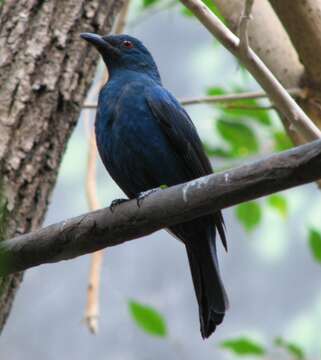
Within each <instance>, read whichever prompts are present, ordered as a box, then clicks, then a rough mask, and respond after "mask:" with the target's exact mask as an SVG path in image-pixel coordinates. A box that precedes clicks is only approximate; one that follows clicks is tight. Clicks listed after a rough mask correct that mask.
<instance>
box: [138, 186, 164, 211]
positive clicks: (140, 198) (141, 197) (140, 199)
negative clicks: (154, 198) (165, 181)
mask: <svg viewBox="0 0 321 360" xmlns="http://www.w3.org/2000/svg"><path fill="white" fill-rule="evenodd" d="M166 188H167V185H161V186H160V187H158V188H154V189H150V190H146V191H142V192H140V193H139V194H138V195H137V198H136V200H137V206H138V207H141V204H142V203H143V200H144V199H146V198H147V197H148V196H149V195H151V194H153V193H154V192H156V191H159V190H163V189H166Z"/></svg>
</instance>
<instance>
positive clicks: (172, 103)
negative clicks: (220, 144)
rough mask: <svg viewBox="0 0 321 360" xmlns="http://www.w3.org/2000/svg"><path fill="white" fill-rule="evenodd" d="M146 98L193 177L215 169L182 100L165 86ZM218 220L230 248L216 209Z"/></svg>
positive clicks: (224, 243)
mask: <svg viewBox="0 0 321 360" xmlns="http://www.w3.org/2000/svg"><path fill="white" fill-rule="evenodd" d="M145 96H146V101H147V104H148V106H149V107H150V109H151V111H152V113H153V115H154V117H155V119H156V120H157V121H158V123H159V125H160V127H161V129H162V130H163V132H164V133H165V134H166V136H167V138H168V141H169V143H170V144H171V146H172V147H173V149H174V150H175V151H176V153H177V154H178V156H179V157H180V158H181V159H182V160H183V162H184V164H185V166H186V169H188V173H189V175H190V179H186V180H191V179H195V178H198V177H200V176H204V175H208V174H211V173H212V172H213V170H212V167H211V164H210V162H209V160H208V158H207V156H206V155H205V152H204V150H203V146H202V142H201V140H200V138H199V136H198V134H197V131H196V129H195V126H194V124H193V123H192V121H191V119H190V117H189V116H188V114H187V113H186V111H185V110H184V109H183V108H182V107H181V105H180V104H179V103H178V101H177V100H176V99H175V98H174V97H173V96H172V95H171V94H170V93H169V92H168V91H166V90H165V89H164V88H162V87H160V86H155V87H152V88H148V89H147V90H146V93H145ZM214 216H215V224H216V227H217V229H218V231H219V234H220V237H221V239H222V242H223V245H224V247H225V248H226V247H227V245H226V237H225V233H224V220H223V216H222V214H221V212H217V213H215V215H214Z"/></svg>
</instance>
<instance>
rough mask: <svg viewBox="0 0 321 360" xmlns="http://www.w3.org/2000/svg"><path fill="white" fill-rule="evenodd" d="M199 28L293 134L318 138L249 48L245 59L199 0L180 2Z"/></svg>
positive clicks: (317, 132) (236, 43)
mask: <svg viewBox="0 0 321 360" xmlns="http://www.w3.org/2000/svg"><path fill="white" fill-rule="evenodd" d="M180 1H181V2H182V3H183V4H184V5H185V6H186V7H188V8H189V9H190V10H191V11H192V12H193V13H194V15H195V16H196V17H197V18H198V19H199V20H200V21H201V22H202V24H203V25H204V26H205V27H206V28H207V29H208V30H209V32H211V33H212V34H213V35H214V36H215V37H216V38H217V39H218V40H219V41H220V42H221V44H222V45H224V46H225V47H226V48H227V49H228V50H229V51H231V52H232V53H233V54H234V55H235V56H236V57H237V58H238V59H240V60H241V62H242V63H243V64H244V65H245V67H246V68H247V69H248V70H249V72H250V73H251V74H252V75H253V76H254V78H255V79H256V80H257V82H258V83H259V84H260V85H261V86H262V88H263V89H264V90H265V91H266V93H267V94H268V95H269V97H270V99H271V102H272V103H273V104H275V106H276V107H277V109H278V110H279V111H280V112H281V113H282V114H283V115H284V116H285V117H286V118H287V119H288V120H289V121H290V122H291V124H292V125H293V130H294V131H295V132H297V133H299V134H302V136H304V138H305V139H306V140H307V141H311V140H313V139H319V138H321V131H320V130H319V128H318V127H317V126H316V125H315V124H314V123H313V121H312V120H311V119H310V118H309V117H308V116H307V115H306V114H305V113H304V111H303V110H302V109H301V108H300V106H299V105H298V104H297V103H296V102H295V101H294V99H292V98H291V96H289V94H288V93H287V92H286V90H285V89H284V87H283V86H282V85H281V84H280V82H279V81H278V80H277V79H276V77H275V76H274V75H273V74H272V72H271V71H270V70H269V69H268V68H267V67H266V65H265V64H264V63H263V61H262V60H261V59H260V58H259V57H258V56H257V55H256V54H255V53H254V51H253V50H252V49H251V48H249V49H248V51H247V54H246V56H244V54H243V53H242V51H240V46H239V45H240V41H239V39H238V37H237V36H235V35H234V34H233V33H232V32H231V31H230V30H229V29H228V28H227V27H226V26H225V25H224V24H223V23H222V22H221V21H220V20H219V19H218V18H217V16H215V14H214V13H213V12H212V11H211V10H210V9H209V8H208V7H207V6H206V5H205V4H204V3H203V1H201V0H180Z"/></svg>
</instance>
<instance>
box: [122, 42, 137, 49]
mask: <svg viewBox="0 0 321 360" xmlns="http://www.w3.org/2000/svg"><path fill="white" fill-rule="evenodd" d="M123 45H124V46H125V47H126V48H127V49H131V48H133V47H134V45H133V43H132V42H131V41H129V40H125V41H123Z"/></svg>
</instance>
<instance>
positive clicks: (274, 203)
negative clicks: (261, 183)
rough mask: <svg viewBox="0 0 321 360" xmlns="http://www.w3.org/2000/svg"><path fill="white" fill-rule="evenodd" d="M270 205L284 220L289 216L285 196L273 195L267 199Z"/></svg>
mask: <svg viewBox="0 0 321 360" xmlns="http://www.w3.org/2000/svg"><path fill="white" fill-rule="evenodd" d="M267 203H268V205H269V206H270V207H271V208H272V209H274V210H276V211H277V212H278V213H279V214H280V215H281V216H282V217H283V218H286V216H287V215H288V203H287V200H286V198H285V196H282V195H280V194H273V195H270V196H268V197H267Z"/></svg>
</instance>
